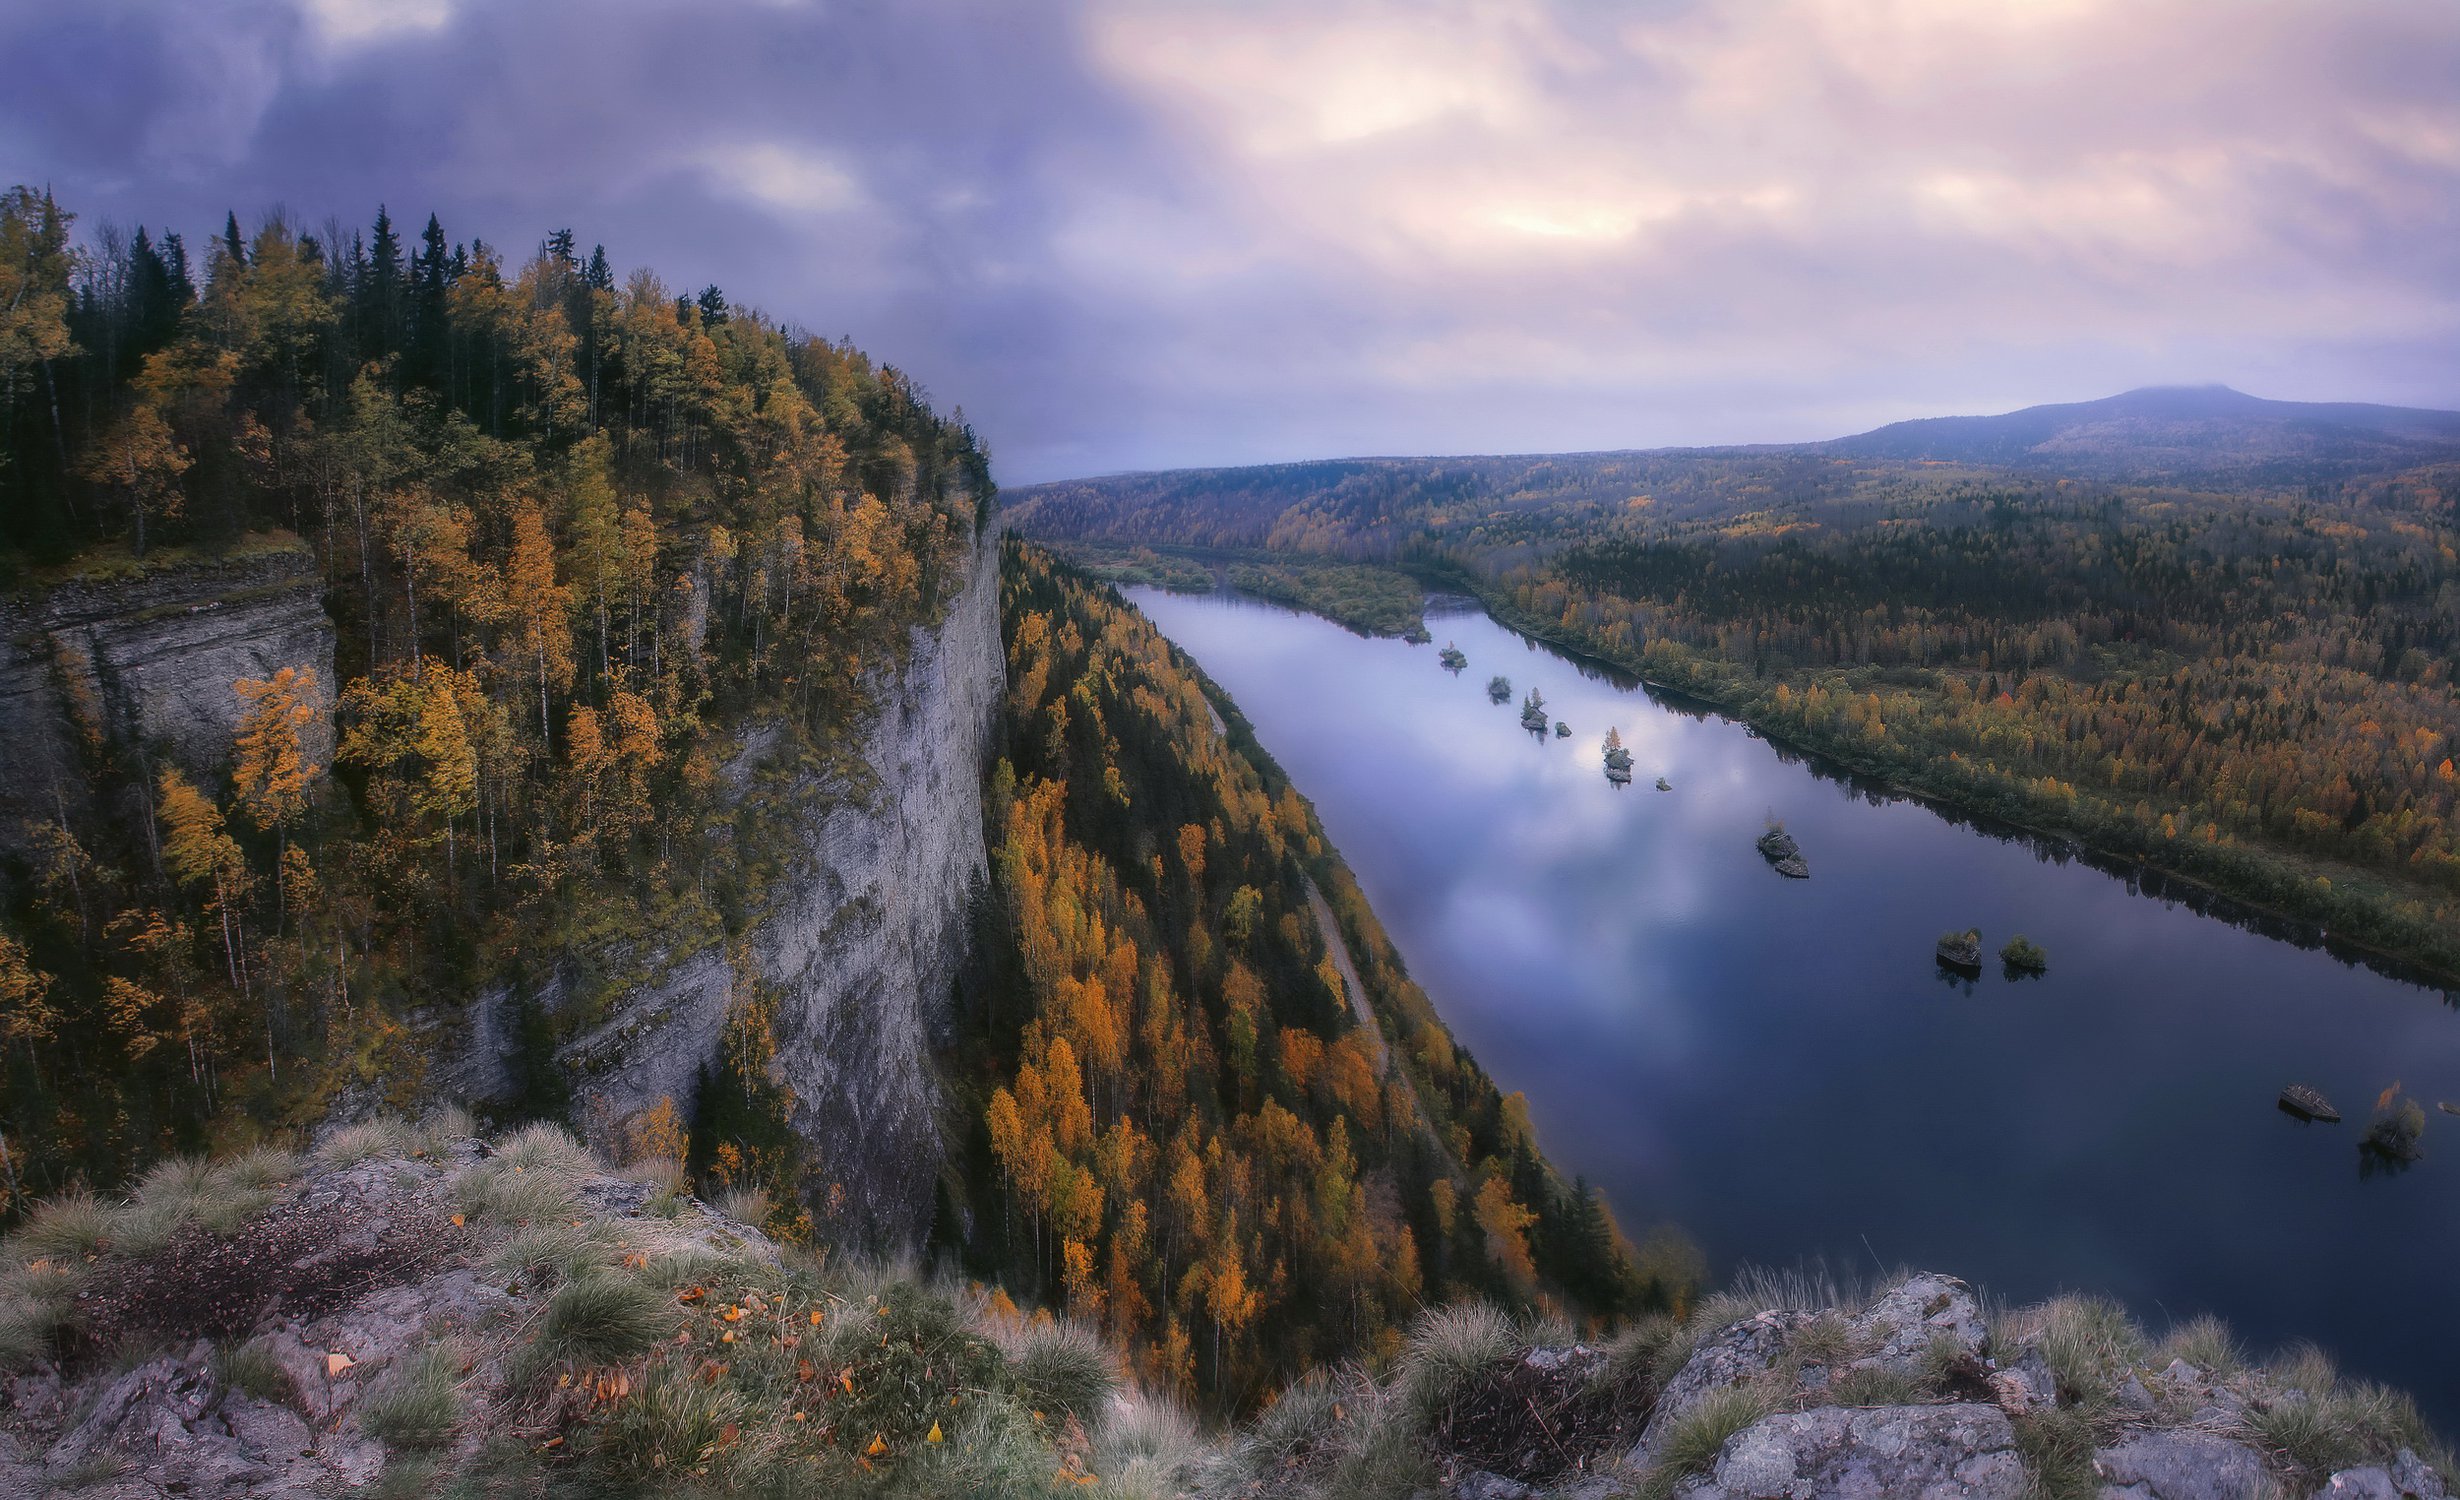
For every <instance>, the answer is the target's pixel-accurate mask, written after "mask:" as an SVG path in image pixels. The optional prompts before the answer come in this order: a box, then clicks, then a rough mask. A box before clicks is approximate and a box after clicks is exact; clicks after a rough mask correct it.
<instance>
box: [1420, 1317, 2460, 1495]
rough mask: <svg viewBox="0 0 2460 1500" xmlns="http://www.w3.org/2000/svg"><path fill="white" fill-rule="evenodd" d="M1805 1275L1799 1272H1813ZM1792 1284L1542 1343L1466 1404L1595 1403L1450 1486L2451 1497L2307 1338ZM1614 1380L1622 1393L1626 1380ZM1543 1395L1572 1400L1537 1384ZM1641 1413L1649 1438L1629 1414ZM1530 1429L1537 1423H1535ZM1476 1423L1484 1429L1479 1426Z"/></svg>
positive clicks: (2396, 1426) (1475, 1385)
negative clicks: (2161, 1331)
mask: <svg viewBox="0 0 2460 1500" xmlns="http://www.w3.org/2000/svg"><path fill="white" fill-rule="evenodd" d="M1795 1290H1796V1291H1797V1292H1799V1290H1800V1289H1799V1288H1797V1289H1795ZM1810 1300H1812V1299H1810V1298H1805V1297H1801V1296H1799V1295H1796V1296H1791V1297H1789V1296H1787V1295H1786V1294H1785V1291H1784V1289H1783V1288H1782V1287H1781V1286H1780V1285H1779V1284H1778V1283H1776V1282H1769V1283H1766V1284H1763V1285H1762V1286H1761V1287H1760V1288H1759V1294H1758V1295H1756V1296H1751V1295H1739V1296H1738V1295H1734V1294H1727V1295H1721V1296H1719V1297H1715V1298H1711V1299H1710V1300H1709V1301H1708V1302H1707V1303H1706V1304H1704V1305H1703V1307H1702V1308H1701V1309H1700V1310H1699V1312H1698V1313H1697V1314H1695V1315H1694V1316H1693V1317H1692V1318H1691V1319H1690V1320H1688V1321H1687V1322H1686V1323H1682V1324H1673V1323H1667V1322H1662V1321H1661V1322H1659V1323H1657V1324H1656V1325H1654V1326H1648V1325H1644V1326H1643V1327H1641V1328H1637V1329H1634V1330H1633V1331H1632V1332H1631V1333H1630V1334H1628V1335H1626V1336H1625V1337H1624V1338H1623V1339H1622V1340H1620V1341H1618V1343H1617V1344H1615V1345H1613V1346H1610V1347H1608V1348H1604V1349H1588V1348H1585V1347H1581V1346H1574V1347H1572V1348H1569V1349H1565V1348H1536V1349H1528V1350H1524V1351H1522V1352H1520V1353H1518V1354H1515V1355H1512V1356H1510V1357H1509V1358H1508V1359H1506V1360H1505V1361H1503V1362H1501V1363H1499V1364H1495V1365H1491V1366H1489V1367H1488V1369H1487V1370H1486V1371H1483V1372H1480V1373H1477V1374H1474V1375H1470V1376H1467V1377H1465V1379H1464V1381H1463V1389H1462V1391H1461V1392H1460V1393H1456V1394H1454V1395H1453V1396H1452V1397H1451V1398H1450V1400H1451V1402H1452V1403H1453V1405H1454V1406H1455V1407H1458V1406H1461V1405H1464V1404H1465V1405H1467V1406H1469V1407H1472V1408H1475V1407H1477V1406H1478V1405H1480V1404H1481V1402H1482V1401H1483V1400H1484V1398H1483V1397H1481V1396H1480V1395H1478V1394H1477V1392H1478V1391H1479V1390H1480V1389H1481V1388H1482V1387H1486V1386H1489V1385H1491V1386H1493V1387H1495V1388H1497V1389H1503V1388H1512V1387H1525V1386H1526V1384H1527V1379H1528V1376H1527V1372H1528V1371H1529V1370H1530V1369H1533V1368H1540V1367H1542V1368H1545V1369H1549V1370H1563V1369H1567V1368H1572V1369H1578V1370H1581V1371H1584V1372H1585V1375H1584V1376H1583V1377H1582V1378H1583V1379H1584V1380H1585V1382H1586V1384H1587V1387H1588V1389H1589V1391H1590V1393H1591V1395H1590V1401H1591V1405H1590V1407H1589V1408H1588V1409H1589V1410H1590V1411H1591V1412H1592V1413H1594V1412H1601V1411H1609V1410H1612V1411H1620V1412H1621V1413H1623V1414H1624V1418H1625V1420H1624V1422H1623V1424H1621V1425H1617V1424H1614V1423H1603V1422H1596V1421H1591V1422H1589V1423H1587V1424H1585V1426H1584V1424H1583V1423H1581V1422H1580V1421H1578V1420H1577V1419H1574V1420H1568V1421H1562V1422H1557V1423H1552V1424H1548V1430H1546V1431H1542V1432H1532V1433H1531V1434H1530V1437H1529V1440H1528V1441H1526V1442H1524V1443H1522V1444H1520V1445H1518V1446H1517V1448H1515V1446H1514V1445H1512V1444H1500V1445H1499V1444H1496V1443H1493V1442H1491V1441H1490V1442H1487V1443H1485V1444H1484V1445H1483V1447H1482V1449H1481V1450H1480V1451H1477V1452H1456V1453H1454V1454H1452V1455H1451V1456H1449V1457H1448V1458H1447V1459H1446V1460H1445V1461H1444V1462H1443V1465H1442V1474H1441V1478H1440V1480H1439V1483H1438V1484H1437V1485H1436V1486H1435V1487H1433V1488H1432V1489H1431V1490H1428V1491H1424V1492H1422V1493H1426V1494H1430V1495H1439V1496H1443V1497H1445V1500H1531V1497H1535V1496H1544V1495H1556V1496H1576V1497H1580V1500H1606V1497H1613V1496H1624V1495H1636V1496H1646V1497H1652V1500H1662V1497H1674V1500H1817V1497H1830V1496H1834V1497H1850V1500H1897V1497H1921V1500H1965V1497H1970V1500H2034V1497H2069V1496H2076V1497H2095V1500H2274V1497H2297V1500H2303V1497H2307V1496H2331V1497H2365V1500H2449V1497H2450V1494H2451V1490H2450V1464H2451V1460H2450V1456H2449V1454H2448V1453H2446V1452H2444V1451H2443V1450H2441V1449H2440V1448H2439V1447H2437V1446H2436V1445H2435V1442H2434V1439H2433V1436H2432V1434H2431V1433H2429V1432H2428V1431H2427V1430H2426V1428H2425V1426H2424V1424H2423V1423H2422V1422H2421V1421H2420V1420H2419V1419H2418V1416H2417V1413H2416V1411H2415V1409H2414V1407H2413V1406H2412V1405H2411V1404H2410V1403H2409V1401H2408V1400H2407V1399H2406V1398H2405V1397H2403V1396H2400V1395H2398V1394H2396V1393H2393V1392H2390V1391H2386V1390H2384V1389H2382V1388H2380V1387H2375V1386H2370V1385H2366V1384H2362V1383H2352V1382H2344V1381H2342V1380H2340V1379H2339V1378H2338V1377H2337V1376H2336V1375H2335V1373H2334V1372H2333V1370H2332V1368H2331V1366H2330V1365H2329V1363H2328V1362H2327V1361H2325V1360H2324V1359H2323V1357H2322V1356H2321V1355H2319V1354H2316V1353H2315V1352H2313V1351H2312V1350H2304V1351H2300V1352H2297V1353H2293V1354H2292V1355H2290V1356H2288V1357H2287V1358H2285V1359H2283V1360H2281V1361H2278V1362H2275V1363H2273V1364H2271V1365H2268V1366H2254V1365H2250V1364H2249V1363H2248V1362H2247V1361H2246V1360H2245V1359H2244V1358H2243V1356H2242V1355H2241V1354H2240V1353H2239V1352H2238V1350H2237V1349H2236V1348H2235V1346H2234V1345H2233V1344H2232V1343H2231V1342H2230V1340H2229V1338H2228V1336H2227V1333H2226V1331H2225V1330H2223V1329H2221V1328H2220V1327H2219V1326H2218V1325H2217V1324H2214V1323H2212V1322H2210V1321H2209V1320H2199V1321H2197V1322H2194V1323H2190V1324H2187V1325H2184V1326H2182V1327H2181V1328H2179V1329H2177V1330H2174V1331H2173V1332H2172V1333H2171V1334H2170V1335H2169V1336H2168V1337H2167V1338H2165V1339H2161V1340H2158V1341H2155V1340H2151V1339H2148V1338H2147V1337H2146V1336H2145V1335H2144V1334H2143V1333H2142V1332H2141V1331H2140V1330H2139V1329H2137V1328H2136V1327H2135V1325H2134V1324H2133V1323H2131V1322H2130V1321H2129V1320H2128V1319H2127V1317H2126V1315H2125V1313H2124V1312H2123V1311H2122V1310H2120V1309H2119V1308H2118V1307H2116V1306H2115V1305H2114V1304H2111V1303H2108V1302H2105V1301H2100V1300H2096V1299H2087V1298H2061V1299H2058V1300H2056V1301H2052V1302H2049V1303H2046V1304H2043V1305H2041V1306H2038V1307H2032V1308H2027V1309H2022V1310H2018V1311H2015V1312H2011V1313H2007V1314H2004V1315H2001V1316H1999V1317H1997V1318H1996V1319H1990V1318H1986V1317H1985V1316H1984V1314H1983V1311H1982V1308H1981V1306H1980V1304H1979V1302H1978V1301H1977V1300H1976V1298H1975V1297H1974V1295H1973V1293H1972V1291H1971V1289H1970V1288H1968V1287H1967V1286H1966V1285H1965V1284H1964V1283H1963V1282H1961V1281H1957V1280H1955V1279H1953V1278H1951V1277H1946V1276H1936V1275H1912V1276H1905V1277H1902V1278H1900V1279H1897V1280H1895V1281H1894V1282H1893V1284H1891V1285H1889V1286H1887V1287H1886V1289H1885V1290H1884V1291H1882V1292H1881V1293H1880V1294H1879V1295H1877V1296H1876V1297H1873V1298H1871V1299H1869V1300H1868V1301H1867V1302H1863V1303H1859V1304H1855V1303H1851V1302H1843V1301H1841V1300H1838V1301H1831V1302H1830V1303H1829V1304H1828V1305H1822V1306H1818V1307H1812V1306H1808V1305H1801V1304H1804V1303H1807V1302H1809V1301H1810ZM1607 1393H1611V1394H1607ZM1520 1394H1521V1395H1522V1397H1523V1404H1524V1405H1525V1406H1526V1407H1527V1409H1528V1410H1529V1411H1531V1412H1533V1413H1534V1412H1538V1411H1551V1412H1561V1413H1571V1412H1574V1411H1576V1410H1578V1408H1577V1407H1576V1405H1575V1404H1574V1403H1572V1402H1569V1401H1566V1400H1561V1399H1558V1400H1555V1401H1552V1402H1549V1401H1546V1400H1538V1401H1535V1402H1529V1401H1527V1400H1526V1392H1525V1390H1522V1391H1521V1392H1520ZM1639 1413H1645V1415H1637V1416H1636V1420H1637V1422H1638V1438H1637V1441H1636V1442H1633V1441H1630V1440H1629V1439H1628V1437H1627V1436H1625V1432H1626V1431H1627V1429H1628V1426H1629V1423H1630V1422H1631V1421H1632V1420H1634V1418H1635V1414H1639ZM1533 1425H1534V1424H1533ZM1473 1430H1474V1429H1473Z"/></svg>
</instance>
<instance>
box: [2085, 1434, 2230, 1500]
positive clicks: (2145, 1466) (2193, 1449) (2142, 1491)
mask: <svg viewBox="0 0 2460 1500" xmlns="http://www.w3.org/2000/svg"><path fill="white" fill-rule="evenodd" d="M2093 1474H2094V1477H2096V1478H2098V1479H2099V1480H2100V1481H2101V1494H2102V1500H2263V1497H2264V1496H2265V1495H2267V1494H2269V1493H2271V1480H2270V1478H2269V1477H2268V1476H2267V1475H2266V1474H2265V1473H2264V1461H2263V1456H2262V1455H2261V1454H2258V1453H2257V1452H2256V1451H2255V1450H2254V1449H2252V1448H2250V1447H2248V1446H2247V1445H2246V1444H2244V1443H2239V1442H2233V1441H2231V1440H2230V1439H2228V1438H2225V1437H2222V1436H2220V1435H2219V1434H2217V1433H2210V1432H2195V1431H2184V1432H2138V1433H2135V1434H2132V1435H2131V1436H2129V1437H2127V1438H2126V1439H2124V1440H2123V1441H2121V1442H2119V1443H2117V1444H2116V1445H2114V1446H2112V1447H2108V1448H2104V1449H2102V1450H2101V1451H2100V1452H2098V1453H2095V1454H2094V1455H2093Z"/></svg>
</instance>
